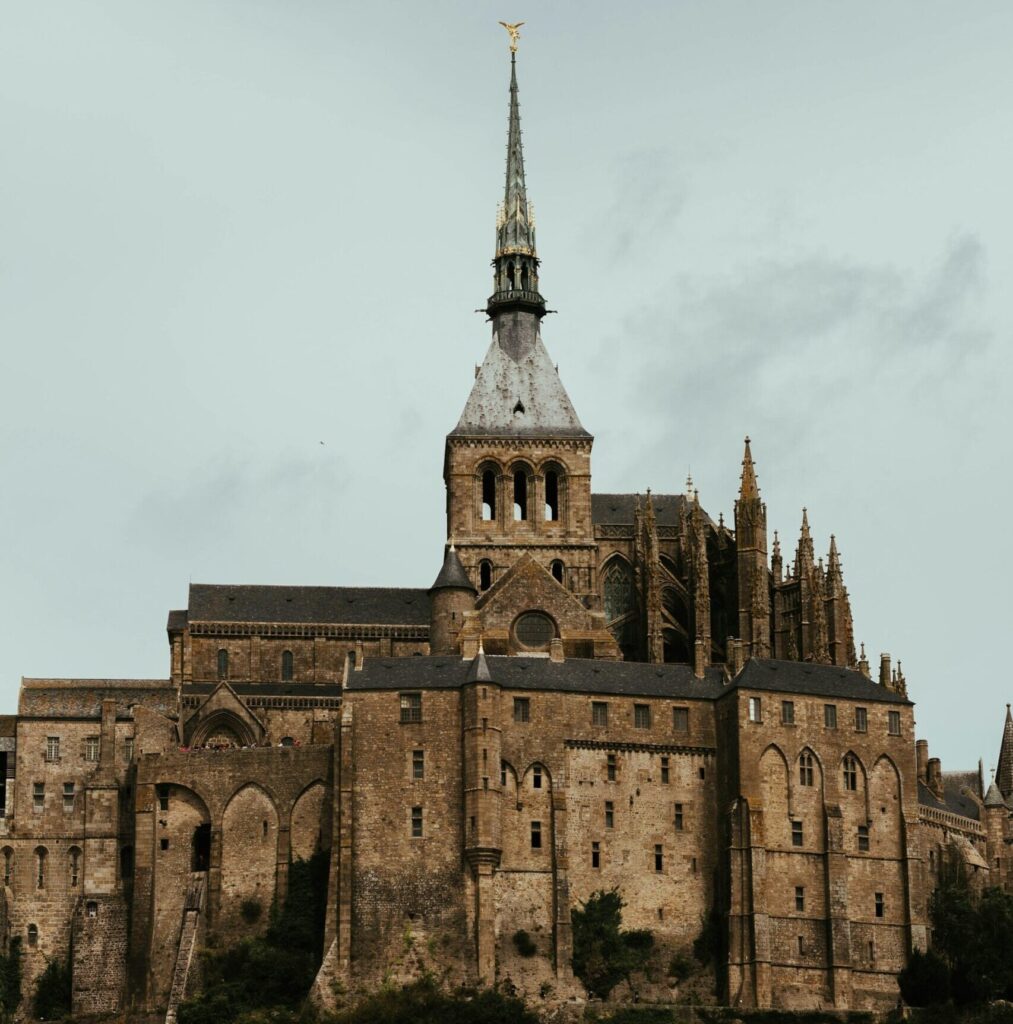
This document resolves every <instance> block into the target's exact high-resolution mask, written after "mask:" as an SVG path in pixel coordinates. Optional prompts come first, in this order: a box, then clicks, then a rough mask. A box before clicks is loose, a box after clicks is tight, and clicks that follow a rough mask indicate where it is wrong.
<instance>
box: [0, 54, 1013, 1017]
mask: <svg viewBox="0 0 1013 1024" xmlns="http://www.w3.org/2000/svg"><path fill="white" fill-rule="evenodd" d="M540 272H541V268H540V264H539V260H538V256H537V254H536V249H535V229H534V223H533V220H532V217H531V211H530V206H529V203H528V199H527V195H526V189H525V180H524V164H523V158H522V152H521V133H520V119H519V107H518V96H517V80H516V70H515V65H514V64H513V62H512V66H511V81H510V113H509V145H508V156H507V176H506V191H505V197H504V203H503V206H502V207H501V209H500V211H499V216H498V221H497V229H496V252H495V260H494V282H493V290H492V295H491V296H490V298H489V299H488V306H487V310H488V316H489V321H490V323H491V327H492V340H491V343H490V345H489V348H488V352H487V353H486V356H485V361H484V362H483V363H482V365H481V367H480V368H479V369H478V371H477V374H476V378H475V381H474V386H473V388H472V390H471V394H470V395H469V396H468V397H467V401H466V402H465V404H464V411H463V413H462V415H461V417H460V420H459V421H458V423H457V424H456V426H454V427H453V429H452V430H451V431H450V433H449V434H448V435H447V438H446V447H445V462H444V478H445V481H446V490H447V537H448V538H449V540H448V543H447V544H446V546H445V548H444V552H443V554H442V567H440V552H439V548H438V547H437V549H436V551H435V556H436V557H435V558H434V569H436V568H439V572H438V575H437V576H436V579H435V582H434V583H433V585H432V586H431V587H429V588H428V589H426V588H404V589H368V588H355V587H299V586H291V587H284V586H231V585H228V586H225V585H203V584H202V585H197V584H194V585H192V586H191V587H190V591H189V597H188V602H187V607H186V608H185V609H183V610H179V611H172V612H170V613H169V619H168V641H169V675H168V678H166V679H160V680H126V679H104V680H78V679H30V678H26V679H24V680H23V683H22V687H21V693H20V700H19V706H18V713H17V715H16V716H10V717H7V718H3V719H2V720H0V767H2V769H3V770H2V771H0V779H2V780H3V787H2V788H0V813H2V817H0V847H2V854H3V863H2V866H3V872H4V879H3V881H4V886H3V899H2V901H0V934H2V937H3V942H4V943H5V944H7V943H9V942H10V941H11V939H12V938H13V937H15V936H20V937H21V939H22V941H23V944H24V950H25V958H26V959H25V970H26V981H27V984H26V986H25V988H26V991H27V990H29V989H30V982H31V981H32V979H33V978H34V977H36V976H37V975H38V974H39V973H40V972H41V971H42V970H43V968H44V966H45V964H46V963H47V961H48V960H49V959H51V958H57V957H58V958H69V960H70V963H71V966H72V969H73V1003H74V1008H75V1010H76V1011H79V1012H99V1011H112V1010H117V1009H134V1010H138V1011H145V1012H150V1013H154V1012H165V1013H167V1015H168V1017H169V1019H170V1020H171V1019H172V1018H173V1017H174V1014H175V1007H176V1005H177V1004H178V1002H179V1001H180V999H181V998H182V997H184V996H185V994H186V993H187V992H188V991H192V990H193V987H194V985H195V984H196V983H197V981H196V979H197V977H198V974H199V972H198V971H196V970H195V969H194V968H195V966H196V965H197V964H198V962H199V957H198V954H199V950H200V948H201V946H202V945H203V944H205V943H206V942H207V941H209V939H210V938H212V937H216V938H217V940H218V941H219V942H228V941H232V940H235V939H237V938H240V937H242V936H245V935H250V934H253V933H255V932H256V931H257V930H258V929H261V928H263V927H264V925H265V922H266V920H267V917H268V915H267V910H268V909H269V908H270V907H271V906H272V904H274V903H275V902H276V901H283V900H284V899H285V893H286V884H287V878H288V873H289V868H290V865H291V864H292V863H293V862H294V861H295V860H297V859H299V858H308V857H310V856H311V855H313V854H314V853H315V852H317V851H326V853H327V856H328V858H329V865H330V869H329V870H330V873H329V896H328V906H327V922H326V939H325V950H326V953H325V959H324V964H323V966H322V968H321V973H320V977H319V978H318V982H317V991H318V993H319V995H320V997H321V998H322V999H324V1000H326V999H327V997H328V993H329V992H332V991H333V989H334V986H333V984H332V983H334V982H340V983H341V984H342V985H343V986H344V987H345V988H346V989H349V990H355V989H356V988H359V987H366V986H369V985H372V984H376V983H378V982H380V981H381V979H384V978H391V977H394V978H408V977H410V976H412V974H413V973H417V972H418V971H421V970H423V969H428V970H433V971H435V972H436V973H437V974H438V975H439V976H441V977H445V978H447V979H448V980H450V981H461V982H468V983H472V984H474V983H486V984H492V983H495V982H505V981H506V980H507V979H509V980H510V981H511V983H512V984H514V985H516V987H517V988H518V989H519V990H521V991H522V992H523V993H525V994H527V995H530V996H537V995H538V993H540V992H541V993H543V994H544V992H545V991H548V990H549V989H551V990H552V991H554V992H556V993H558V994H562V995H566V994H571V993H578V994H579V992H580V986H579V983H578V982H577V981H575V979H574V978H573V976H572V969H571V950H572V939H571V930H570V911H571V909H572V908H574V907H575V906H577V905H579V903H580V902H581V901H582V900H585V899H587V897H588V896H589V895H590V894H591V893H593V892H594V891H596V890H600V889H609V888H611V887H614V886H618V887H619V889H620V890H621V893H622V896H623V898H624V899H625V901H626V909H625V912H624V913H625V918H624V920H625V923H626V926H627V927H634V928H649V929H650V930H651V931H652V932H653V933H654V935H655V938H656V942H657V943H658V945H659V946H660V947H661V949H662V950H663V951H666V952H670V953H671V954H675V953H679V952H685V951H688V949H689V947H690V946H691V944H692V943H693V940H694V939H695V938H696V937H697V936H698V935H699V934H700V932H701V929H702V928H703V927H704V924H705V923H706V922H707V921H708V919H714V920H716V921H717V922H718V926H719V932H720V935H721V942H720V948H721V954H720V967H719V970H718V976H717V984H718V988H719V998H720V999H721V1000H722V1001H724V1002H726V1003H727V1004H729V1005H733V1006H743V1007H752V1006H759V1007H764V1006H778V1005H782V1006H810V1007H814V1006H824V1007H840V1008H847V1007H853V1008H857V1007H872V1006H880V1005H892V1004H894V1003H895V1002H896V1000H897V994H898V993H897V983H896V975H897V972H898V971H899V970H900V969H901V968H902V967H903V966H904V964H905V962H906V959H907V956H908V953H909V951H910V950H911V949H912V948H914V947H921V946H924V945H925V944H926V942H927V941H929V940H930V935H929V929H928V921H927V912H926V907H927V899H928V894H929V892H930V891H931V888H932V886H933V884H934V880H935V878H936V877H937V875H938V873H939V871H940V870H941V869H942V868H943V866H944V865H945V864H947V863H949V862H950V861H951V860H953V859H954V858H956V859H958V860H959V861H960V862H961V863H963V864H964V865H965V866H966V868H967V870H969V871H970V872H971V873H972V874H973V875H975V876H976V877H977V878H978V879H980V880H982V881H985V880H987V881H988V882H989V883H990V884H995V883H996V882H998V883H1000V884H1004V885H1008V884H1009V883H1010V875H1009V872H1010V863H1009V857H1008V854H1007V851H1008V850H1009V849H1010V847H1009V846H1008V845H1006V844H1007V843H1008V841H1009V839H1010V837H1011V835H1013V832H1011V827H1010V807H1011V806H1013V720H1011V719H1010V717H1009V714H1007V721H1006V727H1005V731H1004V734H1003V737H1002V744H1001V754H1000V757H999V761H998V773H997V777H996V780H995V782H994V783H993V784H992V785H991V786H990V787H989V788H988V790H987V792H986V791H985V786H984V784H983V779H982V776H981V771H980V769H979V770H978V771H977V772H971V773H955V774H947V773H943V772H942V771H941V769H940V765H939V762H938V760H935V759H930V758H929V756H928V748H927V746H926V745H925V744H924V743H923V742H921V741H917V742H916V739H915V734H914V720H913V705H912V702H911V699H910V695H909V692H908V688H907V684H906V681H905V679H904V676H903V673H902V671H901V668H900V665H899V664H898V665H897V666H896V667H892V666H891V663H890V658H889V656H888V655H883V656H882V657H881V660H880V663H879V664H878V665H877V666H875V669H874V670H870V667H869V664H868V663H867V661H866V658H865V655H864V651H863V652H856V649H855V640H854V636H853V630H852V617H851V606H850V598H849V594H848V591H847V588H846V587H845V585H844V580H843V576H842V571H841V560H840V557H839V555H838V552H837V548H836V545H835V542H834V539H833V538H832V537H831V538H830V542H829V550H828V553H827V557H826V560H825V561H824V560H823V559H822V558H821V557H817V553H816V547H815V544H814V541H813V537H812V535H811V533H810V528H809V523H808V521H807V519H806V517H805V514H804V513H803V517H802V524H801V532H800V535H799V538H798V541H797V544H795V545H794V550H789V551H787V552H784V553H783V552H782V548H781V544H780V542H779V540H778V538H777V535H776V534H774V535H773V536H772V537H771V536H770V535H769V534H768V529H767V520H766V511H765V506H764V504H763V500H762V497H761V493H760V488H759V485H758V482H757V475H756V471H755V468H754V464H753V459H752V455H751V452H750V446H749V442H748V440H747V442H746V445H745V453H744V457H743V460H742V476H741V487H740V490H739V494H738V498H737V500H736V502H735V513H734V523H733V524H725V523H724V522H723V521H722V520H721V519H720V518H719V519H718V521H717V522H715V521H714V519H713V518H712V517H711V516H709V515H708V514H707V513H706V512H705V511H704V509H703V507H702V505H701V503H700V501H699V498H698V496H697V494H696V492H694V491H693V490H692V488H691V487H687V488H686V490H685V491H684V492H683V493H678V494H651V493H647V494H645V495H644V496H642V497H641V496H638V495H631V494H594V493H592V491H591V451H592V443H593V438H592V436H591V434H590V433H589V432H588V431H587V430H586V429H585V428H584V426H583V424H582V422H581V420H580V419H578V416H577V413H576V411H575V409H574V408H573V405H572V404H571V402H570V400H569V397H568V396H567V393H566V391H565V389H564V387H563V384H562V382H561V380H560V378H559V376H558V374H557V372H556V369H555V368H554V366H553V363H552V361H551V359H550V357H549V355H548V352H547V350H546V347H545V344H544V343H543V340H542V336H541V331H540V326H541V323H542V318H543V315H544V314H545V312H546V309H545V301H544V299H543V297H542V294H541V282H540ZM462 397H463V396H462ZM251 908H253V909H251ZM255 911H259V912H260V913H259V916H258V913H257V912H255ZM520 930H524V931H526V932H527V933H528V935H529V936H530V937H531V939H532V941H533V942H534V944H535V946H536V950H537V952H536V954H535V955H534V956H533V957H529V958H521V957H520V954H519V952H518V949H517V948H516V944H515V942H514V940H513V937H514V936H515V935H516V933H517V932H518V931H520ZM666 962H667V959H666Z"/></svg>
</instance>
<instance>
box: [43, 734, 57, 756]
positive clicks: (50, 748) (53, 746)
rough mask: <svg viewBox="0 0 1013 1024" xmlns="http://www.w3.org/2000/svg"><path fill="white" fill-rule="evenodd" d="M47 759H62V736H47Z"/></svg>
mask: <svg viewBox="0 0 1013 1024" xmlns="http://www.w3.org/2000/svg"><path fill="white" fill-rule="evenodd" d="M46 760H47V761H59V760H60V737H59V736H47V737H46Z"/></svg>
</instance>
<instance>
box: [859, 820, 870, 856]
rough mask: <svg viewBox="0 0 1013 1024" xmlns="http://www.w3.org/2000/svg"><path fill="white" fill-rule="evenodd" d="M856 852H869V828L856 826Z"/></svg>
mask: <svg viewBox="0 0 1013 1024" xmlns="http://www.w3.org/2000/svg"><path fill="white" fill-rule="evenodd" d="M858 852H859V853H868V852H869V826H868V825H859V826H858Z"/></svg>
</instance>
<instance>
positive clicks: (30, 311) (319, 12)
mask: <svg viewBox="0 0 1013 1024" xmlns="http://www.w3.org/2000/svg"><path fill="white" fill-rule="evenodd" d="M500 19H504V20H509V21H521V20H524V21H526V22H527V24H526V25H525V26H524V28H523V29H522V41H521V50H520V53H519V57H518V71H519V78H520V89H521V103H522V123H523V127H524V132H525V135H524V138H525V155H526V160H527V172H528V188H529V194H530V196H531V198H532V200H533V201H534V203H535V206H536V210H537V213H538V232H539V253H540V255H541V257H542V260H543V266H542V285H543V291H544V293H545V295H546V296H547V298H548V302H549V306H550V308H553V309H557V310H558V311H559V313H558V315H557V316H552V317H549V318H548V319H547V320H546V323H545V327H544V331H543V337H544V340H545V341H546V344H547V345H548V347H549V351H550V352H551V354H552V355H553V357H554V358H555V359H556V360H557V361H558V362H559V364H560V372H561V374H562V377H563V380H564V382H565V384H566V386H567V388H568V390H569V392H570V395H571V397H572V399H573V401H574V404H575V405H576V408H577V411H578V413H579V414H580V416H581V418H582V420H583V422H584V425H585V426H586V427H587V428H588V429H589V430H591V431H592V432H593V433H594V434H595V438H596V441H595V454H594V486H595V488H596V489H597V490H602V491H620V490H643V489H645V488H646V487H648V486H650V487H652V488H654V489H655V490H656V491H671V490H680V489H681V488H682V486H683V481H684V480H685V478H686V473H687V470H688V469H692V474H693V479H694V481H695V482H696V484H697V486H698V487H699V490H700V495H701V500H702V501H703V503H704V505H705V507H706V508H707V509H708V511H710V512H711V514H712V515H714V516H715V517H716V516H717V514H718V513H719V512H724V514H725V517H726V519H729V518H730V516H731V512H732V505H733V501H734V497H735V493H736V489H737V485H738V475H739V468H740V466H739V461H740V459H741V449H742V438H743V436H744V435H745V434H747V433H748V434H750V435H751V436H752V438H753V452H754V456H755V458H756V461H757V468H758V473H759V479H760V486H761V489H762V492H763V496H764V498H765V499H766V501H767V503H768V521H769V524H770V527H771V529H774V528H777V529H779V530H780V532H781V536H782V539H783V541H784V546H785V548H786V549H788V550H793V548H794V543H795V540H796V538H797V535H798V526H799V522H800V518H801V509H802V506H803V505H806V506H808V509H809V518H810V521H811V523H812V526H813V531H814V534H815V537H816V541H817V550H818V551H819V550H822V551H824V552H825V551H826V548H827V545H828V543H829V535H830V533H831V532H833V533H835V534H836V536H837V541H838V545H839V547H840V549H841V553H842V558H843V562H844V571H845V582H846V583H847V585H848V587H849V589H850V591H851V595H852V602H853V607H854V612H855V626H856V634H857V638H858V639H860V640H864V641H865V642H866V646H867V650H868V651H869V653H870V655H871V657H872V659H873V660H874V661H875V660H876V659H877V658H878V654H879V652H880V651H883V650H888V651H890V652H891V653H892V654H893V656H894V658H895V659H896V658H897V657H900V658H901V659H902V661H903V664H904V669H905V673H906V675H907V678H908V684H909V689H910V693H911V696H912V697H913V698H914V699H915V700H916V701H917V702H918V710H917V719H918V727H919V735H921V736H925V737H927V738H928V739H929V741H930V743H931V747H932V751H933V753H936V754H939V755H941V756H942V757H943V766H944V768H957V767H960V766H971V765H973V764H975V763H976V761H977V758H978V757H979V756H983V757H984V758H985V762H986V767H988V766H989V765H990V764H991V763H992V762H994V760H995V757H996V753H997V748H998V743H999V738H1000V729H1001V723H1002V716H1003V714H1004V711H1005V708H1004V705H1005V702H1006V701H1007V700H1009V699H1011V696H1013V694H1011V687H1010V684H1009V682H1008V680H1007V679H1006V677H1005V674H1004V667H1003V666H1004V661H1003V652H1004V650H1005V648H1006V645H1007V643H1008V636H1009V621H1008V620H1009V614H1010V601H1009V590H1008V585H1007V577H1008V574H1009V572H1010V569H1011V554H1013V541H1011V537H1013V530H1010V529H1009V528H1008V527H1007V526H1006V525H1005V523H1004V514H1005V513H1007V512H1008V510H1009V509H1010V508H1011V507H1013V488H1011V483H1010V472H1009V469H1008V465H1007V463H1008V458H1009V456H1008V451H1009V435H1010V429H1009V428H1010V413H1009V409H1010V406H1011V402H1013V374H1011V370H1013V366H1011V361H1013V360H1011V354H1010V352H1011V350H1010V341H1011V332H1013V297H1011V293H1010V289H1009V287H1008V282H1009V281H1010V280H1011V278H1013V216H1011V205H1010V199H1009V192H1010V182H1011V181H1013V141H1011V140H1013V134H1011V129H1010V124H1011V120H1010V106H1011V100H1010V97H1011V96H1013V61H1011V60H1010V57H1009V53H1010V39H1011V37H1013V5H1011V4H1010V3H1009V2H1008V0H977V2H975V3H974V4H965V3H957V2H954V0H951V2H947V3H940V2H935V0H910V2H904V0H891V2H890V3H883V2H881V0H852V2H850V3H847V4H842V3H832V2H819V0H813V2H808V3H798V2H792V3H788V2H774V0H767V2H764V3H746V2H727V3H707V4H701V3H689V2H670V0H665V2H660V0H652V2H638V3H632V4H626V5H617V4H615V3H613V2H608V3H605V2H600V0H581V2H576V0H551V2H549V0H540V2H532V0H514V3H513V6H510V5H506V6H504V5H503V2H502V0H497V2H496V3H492V2H490V0H430V2H427V3H424V4H421V3H418V2H417V0H416V2H407V0H405V2H384V3H369V4H367V3H355V4H353V3H345V2H337V0H199V2H198V0H173V2H171V3H168V2H164V0H163V2H154V0H102V2H99V0H50V2H47V3H32V2H30V0H20V2H13V0H2V2H0V24H2V31H0V139H2V140H3V141H2V159H0V380H2V391H0V474H2V475H0V479H2V481H3V497H2V504H0V536H2V544H0V709H2V710H4V711H13V710H14V708H15V702H16V695H17V688H18V682H19V678H20V676H22V675H31V676H48V675H55V676H61V675H67V676H110V677H122V676H162V677H164V676H165V675H166V674H167V672H168V650H167V646H166V642H165V633H164V626H165V617H166V612H167V610H168V609H169V608H176V607H183V606H185V603H186V594H187V584H188V581H190V580H193V581H199V582H221V583H238V582H245V583H315V584H362V585H385V584H401V585H414V586H427V585H428V584H429V583H430V582H432V578H433V577H434V576H435V574H436V571H437V569H438V567H439V563H440V558H441V553H442V543H443V539H444V519H443V512H444V499H443V482H442V479H441V468H442V456H443V437H444V435H445V434H446V433H447V431H448V430H450V429H451V428H452V427H453V425H454V423H455V422H456V420H457V417H458V415H459V414H460V410H461V408H462V407H463V405H464V401H465V399H466V397H467V393H468V389H469V386H470V383H471V380H472V376H473V366H474V364H475V363H476V362H479V361H481V359H482V357H483V355H484V352H485V348H486V346H487V344H488V328H487V326H486V325H485V323H484V321H483V318H482V317H481V316H479V315H477V314H475V313H474V312H472V311H473V310H474V309H476V308H477V307H479V306H481V305H482V304H483V302H484V299H485V297H486V296H487V294H488V293H489V290H490V285H491V280H490V271H489V260H490V258H491V256H492V250H493V239H494V216H495V205H496V202H497V200H498V199H499V198H500V195H501V191H502V183H503V160H504V153H505V141H506V114H507V83H508V73H509V64H508V51H507V46H506V43H507V39H506V34H505V33H504V31H503V30H502V29H501V28H500V27H499V26H498V25H497V21H498V20H500ZM321 441H323V442H324V444H322V445H321V444H320V442H321Z"/></svg>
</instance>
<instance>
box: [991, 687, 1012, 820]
mask: <svg viewBox="0 0 1013 1024" xmlns="http://www.w3.org/2000/svg"><path fill="white" fill-rule="evenodd" d="M995 782H996V785H997V786H998V787H999V792H1000V793H1002V795H1003V799H1004V800H1009V799H1010V797H1011V796H1013V715H1011V714H1010V707H1009V704H1007V705H1006V722H1005V723H1004V725H1003V729H1002V743H1001V745H1000V747H999V763H998V764H997V765H996V769H995Z"/></svg>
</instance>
